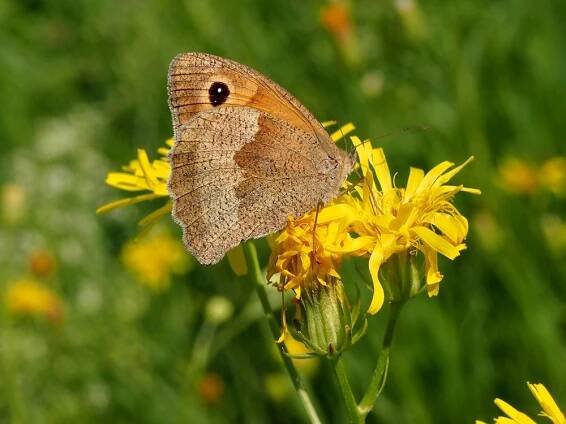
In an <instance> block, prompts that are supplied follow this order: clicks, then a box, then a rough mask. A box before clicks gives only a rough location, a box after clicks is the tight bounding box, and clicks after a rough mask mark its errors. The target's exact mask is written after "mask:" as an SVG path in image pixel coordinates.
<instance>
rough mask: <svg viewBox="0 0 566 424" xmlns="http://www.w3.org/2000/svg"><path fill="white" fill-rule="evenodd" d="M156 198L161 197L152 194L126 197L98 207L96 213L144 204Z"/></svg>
mask: <svg viewBox="0 0 566 424" xmlns="http://www.w3.org/2000/svg"><path fill="white" fill-rule="evenodd" d="M158 197H161V196H158V195H156V194H153V193H149V194H140V195H139V196H134V197H127V198H125V199H120V200H116V201H114V202H110V203H107V204H106V205H103V206H101V207H99V208H98V209H97V210H96V213H106V212H110V211H111V210H113V209H116V208H121V207H122V206H128V205H134V204H136V203H139V202H145V201H146V200H153V199H157V198H158Z"/></svg>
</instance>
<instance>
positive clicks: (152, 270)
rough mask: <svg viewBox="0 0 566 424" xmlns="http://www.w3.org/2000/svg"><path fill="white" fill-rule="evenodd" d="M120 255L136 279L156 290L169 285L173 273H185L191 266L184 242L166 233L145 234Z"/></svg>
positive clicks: (129, 243)
mask: <svg viewBox="0 0 566 424" xmlns="http://www.w3.org/2000/svg"><path fill="white" fill-rule="evenodd" d="M121 259H122V262H123V263H124V265H125V266H126V268H127V269H128V270H129V271H130V272H132V274H133V275H134V276H135V278H136V281H137V282H139V283H140V284H142V285H145V286H147V287H149V288H150V289H152V290H153V291H155V292H161V291H163V290H165V289H167V288H168V287H169V284H170V282H171V274H183V273H185V272H187V271H188V269H189V266H190V260H189V256H188V255H187V254H186V253H185V250H184V248H183V245H182V244H181V242H180V241H178V240H177V239H174V238H172V237H171V236H170V235H168V234H167V233H158V234H155V235H146V236H145V237H143V238H142V239H139V240H133V241H130V242H128V243H126V245H125V246H124V247H123V249H122V254H121Z"/></svg>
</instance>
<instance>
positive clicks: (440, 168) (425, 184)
mask: <svg viewBox="0 0 566 424" xmlns="http://www.w3.org/2000/svg"><path fill="white" fill-rule="evenodd" d="M452 166H454V164H453V163H452V162H448V161H444V162H441V163H439V164H438V165H436V166H435V167H434V168H432V169H431V170H430V171H428V172H427V174H426V175H425V176H424V178H423V179H422V181H421V183H420V184H419V187H418V188H417V193H421V192H423V191H425V190H427V189H429V188H430V187H431V186H432V185H433V184H434V182H435V181H436V180H437V179H438V177H440V176H441V175H442V174H443V173H444V172H445V171H446V170H447V169H449V168H450V167H452Z"/></svg>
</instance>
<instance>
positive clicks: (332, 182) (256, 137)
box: [167, 53, 353, 264]
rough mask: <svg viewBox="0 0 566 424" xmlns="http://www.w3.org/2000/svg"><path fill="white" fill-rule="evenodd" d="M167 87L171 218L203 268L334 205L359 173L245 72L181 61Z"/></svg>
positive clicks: (269, 86) (291, 106)
mask: <svg viewBox="0 0 566 424" xmlns="http://www.w3.org/2000/svg"><path fill="white" fill-rule="evenodd" d="M167 88H168V95H169V107H170V109H171V114H172V118H173V132H174V138H175V143H174V145H173V148H172V149H171V152H170V156H169V158H170V164H171V174H170V177H169V180H168V191H169V194H170V196H171V199H172V202H173V209H172V214H173V217H174V219H175V221H176V222H177V223H178V224H179V225H180V226H181V227H182V228H183V241H184V244H185V246H186V248H187V250H188V251H189V252H191V253H192V254H193V256H194V257H195V258H196V259H197V260H198V261H199V262H200V263H201V264H213V263H216V262H218V261H220V260H221V259H222V257H223V256H224V255H225V254H226V252H227V251H228V250H230V249H231V248H233V247H235V246H237V245H238V244H239V243H241V242H242V241H244V240H248V239H252V238H259V237H263V236H265V235H267V234H270V233H273V232H275V231H278V230H280V229H281V228H283V227H284V226H285V224H286V222H287V219H288V217H289V216H293V217H297V216H301V215H303V214H304V213H306V212H308V211H309V210H312V209H313V208H315V207H316V206H317V205H318V204H319V203H320V202H322V203H327V202H329V201H331V200H332V199H333V198H335V197H336V196H337V195H338V193H339V190H340V186H341V185H342V183H343V181H344V180H345V179H346V178H347V176H348V174H349V172H350V170H351V169H352V167H353V158H352V157H351V156H349V155H348V154H347V153H346V152H344V151H343V150H341V149H339V148H338V147H337V146H336V145H335V144H334V143H333V142H332V140H331V139H330V137H329V135H328V133H327V132H326V131H325V130H324V128H323V127H322V125H321V124H320V123H319V122H318V121H317V120H316V119H315V117H314V116H313V115H312V114H311V113H310V112H309V111H308V110H307V109H306V108H305V107H304V106H303V105H302V104H301V103H299V101H298V100H296V99H295V98H294V97H293V96H292V95H291V94H289V93H288V92H287V91H285V90H284V89H283V88H281V87H280V86H279V85H277V84H276V83H274V82H273V81H271V80H270V79H269V78H267V77H265V76H264V75H262V74H260V73H259V72H257V71H255V70H253V69H251V68H249V67H247V66H244V65H242V64H239V63H237V62H234V61H232V60H229V59H225V58H222V57H218V56H214V55H211V54H205V53H183V54H179V55H177V56H176V57H175V58H174V59H173V61H172V62H171V65H170V66H169V74H168V81H167Z"/></svg>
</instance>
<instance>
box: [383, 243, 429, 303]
mask: <svg viewBox="0 0 566 424" xmlns="http://www.w3.org/2000/svg"><path fill="white" fill-rule="evenodd" d="M418 256H420V255H414V254H412V253H410V252H407V251H403V252H399V253H397V254H395V255H393V256H391V257H390V258H389V260H388V261H387V262H385V263H384V264H383V265H382V266H381V268H380V269H379V279H380V281H381V284H382V286H383V291H384V298H385V301H386V302H404V301H406V300H408V299H410V298H411V297H413V296H416V295H417V294H419V293H421V292H422V291H423V289H424V286H425V284H424V278H423V276H422V275H421V274H422V273H421V269H423V266H422V264H421V263H420V262H422V261H419V259H420V258H419V257H418Z"/></svg>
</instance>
